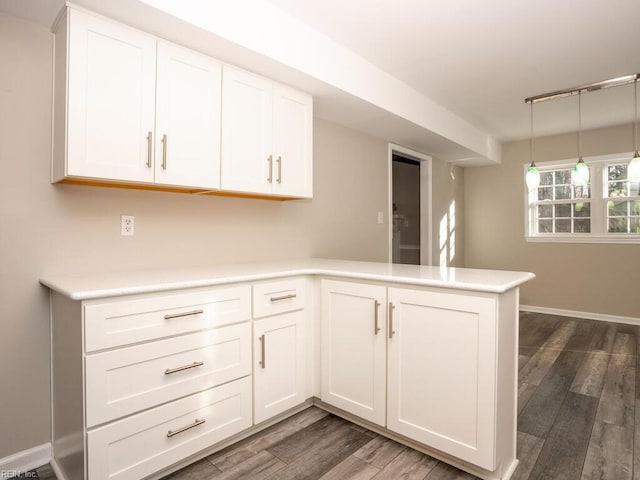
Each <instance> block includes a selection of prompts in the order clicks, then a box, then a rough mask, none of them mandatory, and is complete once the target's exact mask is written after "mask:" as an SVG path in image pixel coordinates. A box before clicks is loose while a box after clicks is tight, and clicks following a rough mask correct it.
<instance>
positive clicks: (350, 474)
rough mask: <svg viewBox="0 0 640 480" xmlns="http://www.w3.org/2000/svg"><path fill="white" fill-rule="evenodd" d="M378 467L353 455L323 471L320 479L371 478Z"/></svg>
mask: <svg viewBox="0 0 640 480" xmlns="http://www.w3.org/2000/svg"><path fill="white" fill-rule="evenodd" d="M379 472H380V469H378V468H376V467H374V466H373V465H370V464H368V463H367V462H365V461H364V460H360V459H359V458H357V457H354V456H353V455H351V456H349V457H347V458H346V459H344V460H343V461H342V462H340V463H339V464H338V465H336V466H335V467H333V468H332V469H331V470H329V471H328V472H327V473H325V474H324V475H323V476H322V477H320V480H371V479H372V478H373V477H375V476H376V475H377V474H378V473H379Z"/></svg>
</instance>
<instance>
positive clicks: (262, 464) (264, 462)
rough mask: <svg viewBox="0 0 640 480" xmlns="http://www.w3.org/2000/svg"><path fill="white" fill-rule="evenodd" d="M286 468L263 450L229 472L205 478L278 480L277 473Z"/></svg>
mask: <svg viewBox="0 0 640 480" xmlns="http://www.w3.org/2000/svg"><path fill="white" fill-rule="evenodd" d="M286 467H287V465H286V464H285V463H284V462H282V461H280V460H279V459H277V458H276V457H274V456H273V455H272V454H270V453H269V452H267V451H265V450H263V451H261V452H260V453H257V454H255V455H254V456H253V457H251V458H248V459H246V460H245V461H243V462H241V463H239V464H238V465H236V466H234V467H232V468H230V469H229V470H225V471H224V472H220V473H218V474H216V475H211V476H209V477H205V478H207V479H209V480H240V479H242V480H245V479H246V480H265V479H267V478H269V479H272V478H279V472H281V471H282V470H284V469H285V468H286ZM274 475H275V476H274Z"/></svg>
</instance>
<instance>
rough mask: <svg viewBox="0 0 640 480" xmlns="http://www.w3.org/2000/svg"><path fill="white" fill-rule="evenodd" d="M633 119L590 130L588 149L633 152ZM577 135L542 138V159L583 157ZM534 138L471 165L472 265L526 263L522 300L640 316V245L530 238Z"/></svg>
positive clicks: (468, 240) (508, 266)
mask: <svg viewBox="0 0 640 480" xmlns="http://www.w3.org/2000/svg"><path fill="white" fill-rule="evenodd" d="M631 138H632V130H631V128H630V126H622V127H614V128H606V129H601V130H594V131H587V132H585V133H584V135H583V143H584V146H583V150H584V154H583V155H584V156H585V157H587V156H593V155H604V154H610V153H619V152H627V151H629V150H630V149H631V143H632V142H631ZM575 149H576V136H575V134H573V135H559V136H554V137H547V138H542V139H536V143H535V152H536V159H537V160H538V161H544V160H562V159H568V158H575V156H576V150H575ZM528 163H529V142H528V140H525V141H520V142H512V143H507V144H505V145H504V146H503V151H502V165H499V166H495V167H482V168H469V169H467V170H466V171H465V187H466V188H465V200H466V202H465V214H466V223H465V226H466V242H465V246H466V262H465V266H467V267H478V268H501V269H506V270H526V271H531V272H534V273H535V274H536V276H537V277H536V279H535V280H533V281H532V282H529V283H528V284H526V285H525V286H524V287H523V288H522V290H521V299H520V300H521V303H522V304H524V305H533V306H539V307H549V308H558V309H566V310H575V311H579V312H589V313H602V314H608V315H622V316H630V317H635V318H640V296H639V295H638V284H639V279H640V273H639V272H640V245H614V244H568V243H564V244H560V243H527V242H526V241H525V223H524V202H525V198H524V188H525V187H524V171H523V165H524V164H528Z"/></svg>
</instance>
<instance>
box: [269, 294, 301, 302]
mask: <svg viewBox="0 0 640 480" xmlns="http://www.w3.org/2000/svg"><path fill="white" fill-rule="evenodd" d="M296 297H297V295H296V294H295V293H290V294H288V295H282V296H280V297H271V298H270V299H269V300H271V301H272V302H279V301H280V300H289V299H290V298H296Z"/></svg>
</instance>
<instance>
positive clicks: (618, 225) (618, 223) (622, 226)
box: [609, 218, 628, 233]
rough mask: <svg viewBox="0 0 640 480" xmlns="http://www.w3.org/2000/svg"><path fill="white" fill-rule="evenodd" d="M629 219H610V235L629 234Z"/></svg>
mask: <svg viewBox="0 0 640 480" xmlns="http://www.w3.org/2000/svg"><path fill="white" fill-rule="evenodd" d="M627 221H628V219H627V218H610V219H609V233H627Z"/></svg>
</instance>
